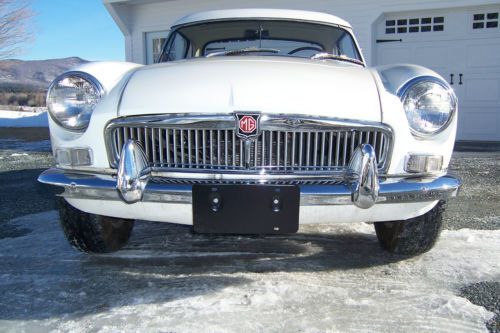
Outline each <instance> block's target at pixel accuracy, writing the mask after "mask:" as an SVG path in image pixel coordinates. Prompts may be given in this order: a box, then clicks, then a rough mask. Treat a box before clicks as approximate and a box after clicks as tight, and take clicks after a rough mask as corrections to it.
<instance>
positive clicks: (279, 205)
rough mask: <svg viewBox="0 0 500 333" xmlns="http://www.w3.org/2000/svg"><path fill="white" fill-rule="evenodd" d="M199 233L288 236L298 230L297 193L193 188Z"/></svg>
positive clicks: (269, 188) (288, 188) (293, 189)
mask: <svg viewBox="0 0 500 333" xmlns="http://www.w3.org/2000/svg"><path fill="white" fill-rule="evenodd" d="M192 195H193V228H194V231H195V232H198V233H222V234H288V233H295V232H297V230H298V229H299V206H300V190H299V187H298V186H293V185H193V188H192Z"/></svg>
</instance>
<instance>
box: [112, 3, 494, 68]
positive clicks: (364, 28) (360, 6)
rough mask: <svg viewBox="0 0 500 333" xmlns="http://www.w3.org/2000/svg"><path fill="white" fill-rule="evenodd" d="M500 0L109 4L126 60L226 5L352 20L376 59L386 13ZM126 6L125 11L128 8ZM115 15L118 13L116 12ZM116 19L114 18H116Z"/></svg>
mask: <svg viewBox="0 0 500 333" xmlns="http://www.w3.org/2000/svg"><path fill="white" fill-rule="evenodd" d="M496 3H498V0H418V1H417V0H407V1H404V2H403V1H401V0H378V1H375V0H308V1H306V0H251V1H248V0H240V1H238V2H235V1H234V0H213V1H196V0H182V1H181V0H165V1H158V2H149V3H139V4H137V2H133V1H131V2H127V1H121V2H118V3H112V2H111V3H109V4H108V8H109V7H113V8H114V7H116V8H117V9H118V10H117V11H116V12H117V13H118V15H117V16H120V19H121V21H122V24H121V29H122V31H123V32H124V34H125V44H126V53H125V54H126V59H127V61H132V62H138V63H145V62H146V48H145V33H146V32H152V31H162V30H167V29H168V28H169V27H170V26H171V24H172V23H173V22H175V21H176V20H177V19H178V18H180V17H182V16H184V15H186V14H190V13H193V12H199V11H204V10H213V9H226V8H287V9H304V10H313V11H321V12H326V13H330V14H334V15H337V16H339V17H341V18H343V19H346V20H347V21H349V22H350V23H351V25H352V26H353V28H354V32H355V34H356V36H357V38H358V41H359V43H360V44H361V47H362V49H363V53H364V55H365V58H366V60H367V62H368V63H369V64H372V60H373V59H374V54H373V53H374V52H373V49H374V43H375V38H373V37H374V32H373V30H374V29H372V27H373V26H374V24H375V22H376V21H377V19H379V18H380V17H381V15H384V13H391V12H398V11H413V10H432V9H443V8H453V7H467V6H477V5H481V4H496ZM125 9H126V10H125ZM115 16H116V15H115ZM116 19H117V18H116V17H115V20H116Z"/></svg>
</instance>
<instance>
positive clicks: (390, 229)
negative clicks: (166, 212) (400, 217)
mask: <svg viewBox="0 0 500 333" xmlns="http://www.w3.org/2000/svg"><path fill="white" fill-rule="evenodd" d="M444 208H445V202H444V201H439V202H438V203H437V204H436V206H434V208H432V209H431V210H430V211H429V212H427V213H425V214H424V215H421V216H417V217H414V218H412V219H408V220H404V221H389V222H376V223H375V232H376V233H377V238H378V240H379V242H380V244H381V245H382V247H383V248H384V249H386V250H388V251H389V252H392V253H395V254H402V255H418V254H421V253H424V252H427V251H429V250H430V249H431V248H432V247H433V246H434V244H435V243H436V240H437V238H438V237H439V233H440V232H441V226H442V223H443V213H444Z"/></svg>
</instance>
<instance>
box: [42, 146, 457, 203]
mask: <svg viewBox="0 0 500 333" xmlns="http://www.w3.org/2000/svg"><path fill="white" fill-rule="evenodd" d="M143 154H144V153H143V151H142V149H141V147H140V145H138V144H137V143H136V142H135V141H133V140H129V141H128V142H127V143H125V145H124V148H123V150H122V156H121V157H120V165H119V168H118V172H117V176H111V175H104V174H93V173H86V172H76V171H72V170H62V169H49V170H46V171H44V172H43V173H42V174H41V175H40V176H39V177H38V181H40V182H41V183H44V184H49V185H53V186H58V187H61V189H62V190H63V191H62V193H61V195H62V196H64V197H67V198H78V199H99V200H121V201H124V202H126V203H129V204H133V203H134V202H139V201H141V202H161V203H183V204H190V203H191V202H192V197H191V189H192V185H189V184H161V183H155V182H151V181H149V178H150V172H149V169H148V167H147V165H146V162H145V159H144V157H143ZM376 166H377V163H376V159H375V154H374V151H373V148H372V147H371V146H370V145H361V146H359V147H358V148H357V149H356V152H355V154H354V155H353V157H352V159H351V161H350V163H349V168H348V170H349V171H348V174H347V177H346V178H345V181H344V182H342V183H340V184H331V185H298V186H299V188H300V205H301V206H314V205H355V206H357V207H359V208H362V209H367V208H370V207H372V206H373V205H374V204H378V203H405V202H432V201H436V200H446V199H449V198H452V197H455V196H457V194H458V191H459V189H460V186H461V181H460V180H459V179H458V178H455V177H453V176H450V175H445V176H441V177H431V178H414V177H407V178H404V177H402V178H397V179H396V178H380V177H378V175H377V168H376Z"/></svg>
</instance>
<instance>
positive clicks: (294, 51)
mask: <svg viewBox="0 0 500 333" xmlns="http://www.w3.org/2000/svg"><path fill="white" fill-rule="evenodd" d="M306 50H311V51H319V52H323V49H322V48H320V47H317V46H302V47H298V48H296V49H293V50H291V51H290V52H288V54H295V53H297V52H300V51H306Z"/></svg>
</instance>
